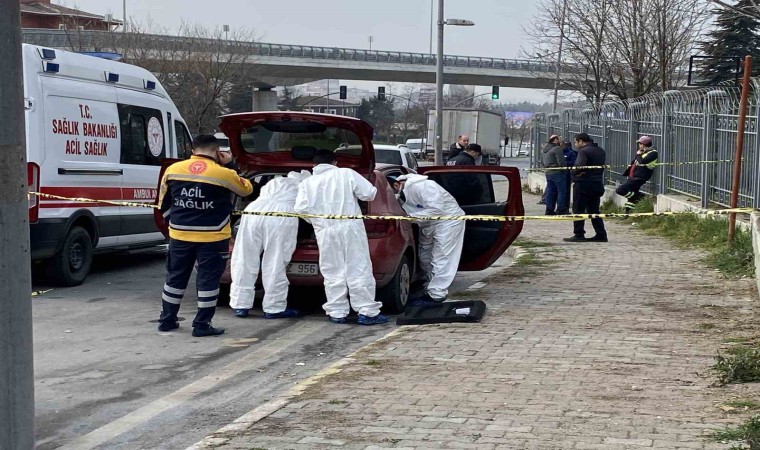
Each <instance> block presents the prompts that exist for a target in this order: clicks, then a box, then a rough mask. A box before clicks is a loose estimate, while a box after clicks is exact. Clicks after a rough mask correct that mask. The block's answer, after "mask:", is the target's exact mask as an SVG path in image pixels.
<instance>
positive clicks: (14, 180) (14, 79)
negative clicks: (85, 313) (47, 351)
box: [0, 0, 35, 450]
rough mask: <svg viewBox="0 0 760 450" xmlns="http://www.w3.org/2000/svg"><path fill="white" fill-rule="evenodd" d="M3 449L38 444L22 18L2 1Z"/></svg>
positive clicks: (10, 1)
mask: <svg viewBox="0 0 760 450" xmlns="http://www.w3.org/2000/svg"><path fill="white" fill-rule="evenodd" d="M0 61H3V63H4V64H3V67H4V70H2V71H0V118H2V120H0V186H1V187H0V248H2V251H1V252H0V284H1V285H2V286H3V295H2V300H0V446H1V447H3V448H9V449H14V450H16V449H19V450H31V449H33V448H34V446H35V442H34V369H33V363H34V360H33V354H32V295H31V292H32V288H31V284H32V283H31V260H30V256H29V222H28V220H29V203H28V200H27V175H26V147H25V144H24V129H25V126H24V88H23V78H22V69H21V64H22V59H21V13H20V3H19V2H18V1H16V0H0Z"/></svg>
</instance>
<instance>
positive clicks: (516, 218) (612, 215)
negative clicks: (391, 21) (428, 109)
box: [29, 192, 754, 222]
mask: <svg viewBox="0 0 760 450" xmlns="http://www.w3.org/2000/svg"><path fill="white" fill-rule="evenodd" d="M29 195H37V196H39V197H43V198H51V199H56V200H68V201H71V202H81V203H102V204H105V205H115V206H128V207H138V208H153V209H158V205H154V204H150V203H134V202H115V201H110V200H96V199H92V198H81V197H80V198H73V197H61V196H59V195H52V194H43V193H41V192H29ZM753 211H754V209H753V208H727V209H700V210H694V211H684V212H672V211H666V212H659V213H656V212H649V213H629V214H623V213H608V214H564V215H557V216H489V215H469V216H467V215H465V216H424V217H411V216H390V215H388V216H386V215H383V216H378V215H362V214H359V215H332V214H330V215H327V214H299V213H288V212H260V211H239V210H236V211H233V212H232V214H234V215H253V216H267V217H293V218H297V219H331V220H364V219H366V220H406V221H410V222H412V221H426V220H476V221H484V222H516V221H526V220H549V221H570V220H582V219H609V218H625V217H650V216H674V215H681V214H700V215H708V216H717V215H724V214H730V213H746V214H749V213H751V212H753Z"/></svg>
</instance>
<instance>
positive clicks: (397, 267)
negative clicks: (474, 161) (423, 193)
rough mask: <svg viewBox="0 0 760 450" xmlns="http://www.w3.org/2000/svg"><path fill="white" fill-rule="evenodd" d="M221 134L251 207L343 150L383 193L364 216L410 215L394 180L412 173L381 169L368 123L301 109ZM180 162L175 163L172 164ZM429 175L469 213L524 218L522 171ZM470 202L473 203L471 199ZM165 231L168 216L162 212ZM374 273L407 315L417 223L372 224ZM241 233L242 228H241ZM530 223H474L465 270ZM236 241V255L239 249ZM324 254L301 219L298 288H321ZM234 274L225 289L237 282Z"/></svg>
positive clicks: (241, 123) (239, 117)
mask: <svg viewBox="0 0 760 450" xmlns="http://www.w3.org/2000/svg"><path fill="white" fill-rule="evenodd" d="M221 129H222V131H223V132H224V134H225V135H226V136H227V137H228V138H229V140H230V148H231V149H232V153H233V155H234V156H235V159H236V161H237V163H238V165H239V166H240V168H241V169H242V173H243V174H244V175H243V176H245V177H246V178H248V179H250V180H251V181H252V182H253V183H254V186H255V188H254V193H253V195H252V196H251V197H249V198H246V199H239V201H238V207H239V209H243V208H244V207H245V206H246V205H247V204H248V203H249V202H251V201H253V200H255V198H256V196H257V195H258V192H259V189H260V188H261V186H263V185H264V184H265V183H266V182H268V181H269V180H271V179H273V178H275V177H279V176H284V175H286V174H287V173H288V172H289V171H291V170H301V169H307V170H310V169H311V168H312V166H313V164H312V162H311V161H312V157H313V156H314V153H315V152H316V151H317V149H321V148H328V149H331V150H334V151H335V154H336V158H337V162H338V166H340V167H349V168H351V169H354V170H356V171H357V172H359V173H360V174H362V175H363V176H365V177H367V179H368V180H369V181H370V182H371V183H372V184H373V185H374V186H375V187H376V188H377V191H378V193H377V196H376V197H375V199H374V200H373V201H371V202H360V204H361V207H362V211H363V212H364V213H365V214H372V215H394V216H403V215H406V213H405V212H404V210H403V209H402V208H401V205H400V204H399V202H398V200H397V199H396V196H395V195H394V192H393V189H392V188H391V187H390V185H389V184H388V181H387V180H386V176H388V175H400V174H403V173H407V169H406V168H404V167H401V166H386V165H383V166H382V167H381V168H376V167H375V156H374V150H373V146H372V136H373V129H372V127H371V126H370V125H369V124H367V123H366V122H364V121H362V120H359V119H355V118H351V117H343V116H335V115H329V114H314V113H300V112H256V113H241V114H230V115H227V116H224V117H222V122H221ZM170 162H172V161H167V164H166V165H168V163H170ZM418 172H419V173H422V174H425V175H428V176H429V177H430V178H431V179H433V180H435V181H436V182H438V183H439V184H441V186H443V187H444V188H445V189H447V190H448V191H449V192H450V193H452V195H453V196H454V197H455V198H456V199H457V201H459V203H460V206H461V207H462V209H463V210H464V211H465V212H466V213H467V214H488V215H500V216H504V215H507V216H516V215H517V216H519V215H523V214H524V209H523V204H522V193H521V185H520V175H519V171H518V170H517V169H516V168H512V167H493V166H470V167H462V166H459V167H454V166H452V167H449V166H437V167H421V168H420V169H419V170H418ZM462 177H469V180H467V181H468V183H467V185H468V186H472V185H473V180H474V179H477V180H478V184H479V186H480V188H479V189H477V190H476V191H477V192H475V193H473V192H472V191H470V192H467V193H464V194H466V196H463V195H462V194H460V193H459V192H458V191H457V187H458V186H457V185H458V184H460V183H461V181H462ZM465 197H466V198H465ZM156 220H157V221H158V222H159V225H160V226H161V229H163V230H165V229H166V225H165V224H164V223H163V218H162V216H161V214H156ZM365 226H366V229H367V238H368V239H369V249H370V256H371V259H372V266H373V272H374V276H375V280H376V281H377V299H378V300H380V301H382V302H383V304H384V305H385V306H386V307H387V308H388V309H391V310H395V311H400V310H403V308H404V306H405V305H406V301H407V299H408V297H409V291H410V286H411V284H412V282H413V281H414V279H415V275H416V274H417V273H418V270H417V245H416V238H415V236H416V234H417V233H416V229H415V228H416V225H413V224H412V222H409V221H398V220H365ZM233 230H235V227H233ZM521 230H522V222H487V221H468V222H467V227H466V230H465V248H464V251H463V253H462V258H461V261H460V265H459V270H466V271H475V270H483V269H485V268H487V267H489V266H490V265H491V264H493V263H494V261H496V260H497V259H498V258H499V257H500V256H501V255H502V254H503V253H504V251H505V250H506V249H507V248H508V247H509V245H510V244H512V242H514V240H515V239H516V238H517V236H518V235H519V234H520V231H521ZM234 234H235V233H234V231H233V240H232V241H230V250H232V248H233V246H234ZM318 261H319V250H318V248H317V242H316V238H315V236H314V230H313V229H312V227H311V225H309V224H308V223H307V222H306V221H303V220H301V221H300V226H299V230H298V246H297V247H296V251H295V253H294V254H293V259H292V262H291V264H290V266H289V267H288V278H289V279H290V283H291V286H312V287H314V288H319V287H321V286H322V283H323V280H322V277H321V275H320V274H319V265H318ZM230 282H231V279H230V271H229V267H228V270H227V271H226V272H225V275H224V277H223V279H222V283H223V284H229V283H230Z"/></svg>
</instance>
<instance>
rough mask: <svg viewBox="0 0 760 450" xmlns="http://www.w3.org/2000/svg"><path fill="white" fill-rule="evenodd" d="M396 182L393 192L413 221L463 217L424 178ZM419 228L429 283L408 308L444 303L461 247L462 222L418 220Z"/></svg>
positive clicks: (449, 199)
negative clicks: (396, 194) (414, 219)
mask: <svg viewBox="0 0 760 450" xmlns="http://www.w3.org/2000/svg"><path fill="white" fill-rule="evenodd" d="M391 181H394V180H393V179H391ZM395 181H396V182H395V183H394V184H393V188H394V190H396V191H397V192H399V193H400V194H401V199H402V200H403V201H404V204H403V208H404V211H406V212H407V214H409V215H410V216H412V217H429V216H463V215H464V211H462V208H460V207H459V204H458V203H457V201H456V200H454V197H452V196H451V194H449V193H448V191H446V189H444V188H443V187H441V185H439V184H438V183H436V182H435V181H433V180H429V179H428V177H426V176H424V175H417V174H409V175H401V176H399V177H398V178H396V179H395ZM419 225H420V240H419V248H418V254H419V260H420V266H421V268H422V270H423V272H425V274H426V276H427V281H428V283H427V286H426V287H425V295H423V296H422V297H417V298H412V299H409V302H408V304H409V305H410V306H413V305H418V304H430V303H434V302H435V303H440V302H442V301H444V300H445V299H446V296H448V294H449V286H451V283H453V282H454V277H456V274H457V267H459V259H460V258H461V256H462V246H463V244H464V228H465V222H464V221H463V220H420V221H419Z"/></svg>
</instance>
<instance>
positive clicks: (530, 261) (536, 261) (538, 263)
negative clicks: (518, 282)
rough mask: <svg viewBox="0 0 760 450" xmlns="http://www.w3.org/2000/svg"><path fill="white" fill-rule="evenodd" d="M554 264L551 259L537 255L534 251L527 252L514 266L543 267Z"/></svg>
mask: <svg viewBox="0 0 760 450" xmlns="http://www.w3.org/2000/svg"><path fill="white" fill-rule="evenodd" d="M550 264H552V262H551V261H547V260H545V259H541V258H538V257H536V255H534V254H533V253H526V254H524V255H522V256H520V257H519V258H517V261H515V263H514V264H513V266H514V267H530V266H533V267H542V266H548V265H550Z"/></svg>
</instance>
